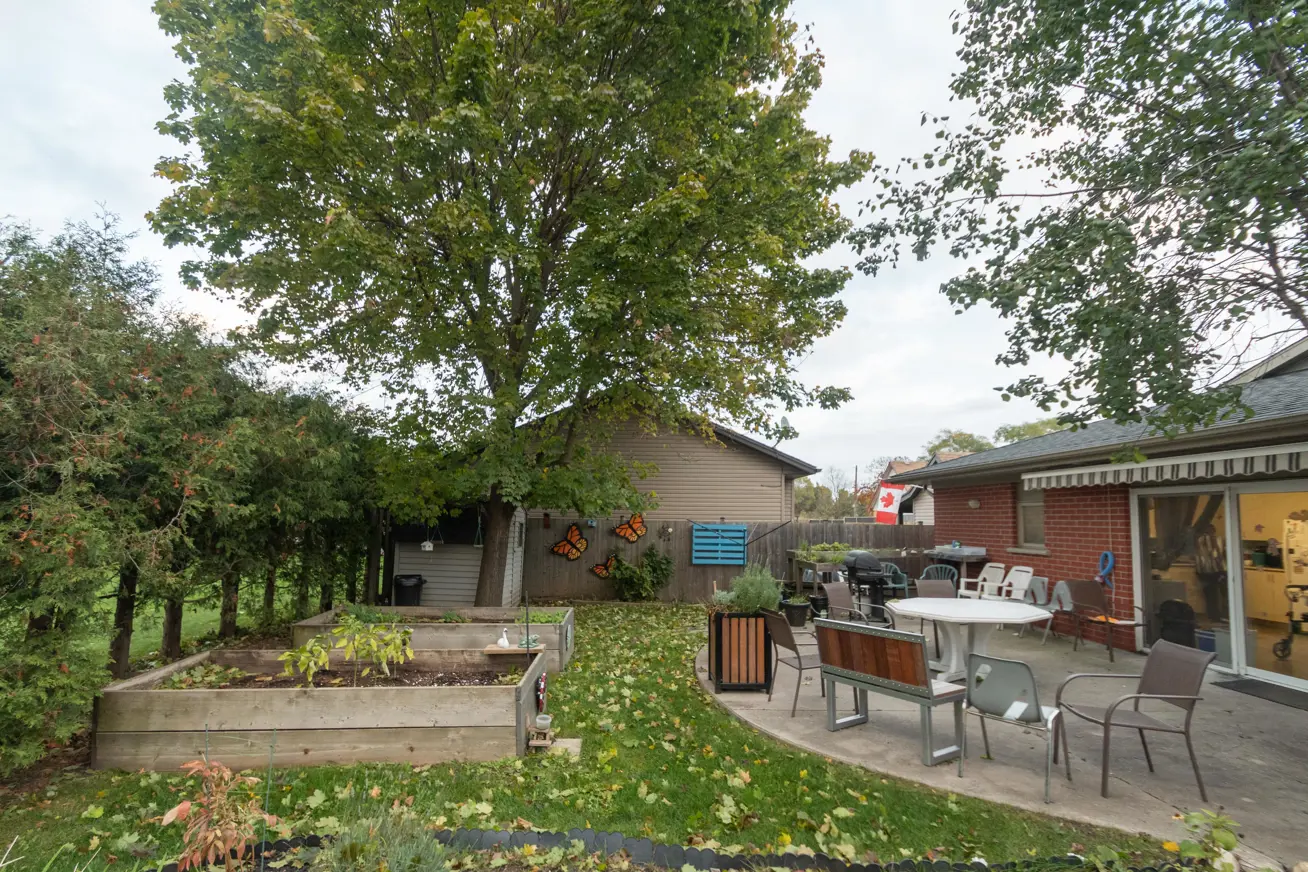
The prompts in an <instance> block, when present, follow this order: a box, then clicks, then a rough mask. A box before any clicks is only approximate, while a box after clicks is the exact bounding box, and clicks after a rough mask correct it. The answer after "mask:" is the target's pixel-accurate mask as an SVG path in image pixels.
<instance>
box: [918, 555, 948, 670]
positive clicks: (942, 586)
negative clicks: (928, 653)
mask: <svg viewBox="0 0 1308 872" xmlns="http://www.w3.org/2000/svg"><path fill="white" fill-rule="evenodd" d="M955 575H957V573H955ZM917 595H918V596H920V597H926V598H927V599H957V598H958V590H957V589H956V588H955V587H954V582H953V580H951V579H949V578H919V579H918V580H917ZM925 630H926V618H923V619H922V623H921V626H920V627H919V628H918V632H923V631H925ZM931 632H932V634H933V635H934V637H935V640H936V641H935V645H936V659H937V660H939V659H940V627H938V626H937V625H936V622H935V621H932V622H931Z"/></svg>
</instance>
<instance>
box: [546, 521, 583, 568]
mask: <svg viewBox="0 0 1308 872" xmlns="http://www.w3.org/2000/svg"><path fill="white" fill-rule="evenodd" d="M589 544H590V543H589V542H587V541H586V537H585V536H583V535H581V528H580V527H578V526H577V525H576V524H570V525H568V532H567V533H565V534H563V539H562V540H560V541H558V542H555V543H554V547H553V548H551V549H550V551H552V552H554V553H555V554H559V555H562V556H563V557H566V558H568V559H569V560H576V559H577V558H578V557H580V556H581V555H582V554H584V553H585V552H586V547H587V546H588V545H589Z"/></svg>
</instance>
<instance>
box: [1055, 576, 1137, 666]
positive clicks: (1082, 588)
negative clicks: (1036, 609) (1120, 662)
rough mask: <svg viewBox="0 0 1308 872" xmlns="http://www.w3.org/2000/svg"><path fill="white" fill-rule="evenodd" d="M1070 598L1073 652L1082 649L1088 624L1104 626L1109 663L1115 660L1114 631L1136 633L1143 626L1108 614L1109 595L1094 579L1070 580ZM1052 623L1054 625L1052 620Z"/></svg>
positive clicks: (1068, 588)
mask: <svg viewBox="0 0 1308 872" xmlns="http://www.w3.org/2000/svg"><path fill="white" fill-rule="evenodd" d="M1067 592H1068V596H1069V597H1071V599H1072V611H1071V614H1072V619H1073V620H1074V621H1075V622H1076V637H1075V638H1074V639H1073V640H1072V650H1073V651H1075V650H1077V648H1078V647H1080V644H1081V639H1082V630H1083V629H1084V627H1085V625H1086V624H1091V625H1097V626H1102V627H1103V628H1104V640H1105V644H1107V645H1108V662H1109V663H1112V662H1114V660H1113V630H1114V629H1115V628H1117V629H1124V630H1131V631H1133V632H1134V630H1135V628H1136V627H1139V626H1141V622H1140V621H1128V620H1124V619H1122V618H1115V617H1113V616H1112V615H1110V614H1109V613H1108V593H1107V589H1106V588H1105V587H1104V585H1103V584H1102V583H1100V582H1098V581H1095V580H1093V579H1085V578H1079V579H1069V580H1068V581H1067ZM1135 610H1136V611H1137V612H1141V614H1143V611H1142V610H1141V608H1140V607H1139V606H1136V607H1135ZM1050 623H1051V624H1052V623H1053V620H1052V618H1051V620H1050Z"/></svg>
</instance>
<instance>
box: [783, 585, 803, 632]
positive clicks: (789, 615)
mask: <svg viewBox="0 0 1308 872" xmlns="http://www.w3.org/2000/svg"><path fill="white" fill-rule="evenodd" d="M781 610H782V611H783V612H785V613H786V620H787V621H789V622H790V626H792V627H802V626H804V622H805V621H807V620H808V612H809V607H808V597H806V596H804V595H803V594H802V593H801V594H792V595H791V596H789V597H787V598H786V599H785V601H783V602H782V603H781Z"/></svg>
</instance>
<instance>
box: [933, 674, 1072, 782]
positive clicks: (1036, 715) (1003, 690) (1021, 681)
mask: <svg viewBox="0 0 1308 872" xmlns="http://www.w3.org/2000/svg"><path fill="white" fill-rule="evenodd" d="M983 666H984V667H988V668H989V673H988V674H987V675H985V676H984V678H978V677H977V671H978V670H980V669H981V668H982V667H983ZM963 713H964V720H966V715H968V714H974V715H976V716H977V719H978V720H980V721H981V741H982V743H983V744H984V746H985V750H986V756H987V757H990V758H991V759H994V757H993V755H992V754H991V753H990V736H989V735H988V734H987V733H986V721H987V720H995V721H1004V722H1006V723H1010V724H1017V725H1018V726H1022V727H1025V728H1027V729H1030V730H1034V731H1035V732H1037V733H1044V735H1045V802H1051V800H1050V798H1049V777H1050V773H1051V772H1052V771H1053V768H1054V748H1055V746H1056V744H1057V736H1058V732H1059V731H1060V730H1061V731H1063V743H1064V744H1066V743H1067V725H1066V724H1065V723H1063V718H1062V713H1061V712H1060V711H1059V709H1058V707H1057V706H1052V707H1051V706H1047V705H1041V704H1040V695H1039V693H1038V692H1037V691H1036V681H1035V674H1034V673H1032V672H1031V667H1030V666H1028V665H1027V664H1025V663H1023V662H1022V661H1021V660H1004V659H1003V658H1000V657H989V656H987V655H985V654H970V655H968V658H967V702H966V703H964V705H963ZM966 756H967V724H966V723H964V725H963V753H962V754H960V755H959V757H958V777H959V778H962V777H963V758H965V757H966ZM1063 765H1064V767H1065V768H1066V769H1067V780H1068V781H1071V780H1072V761H1071V758H1069V757H1068V756H1067V754H1064V755H1063Z"/></svg>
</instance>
